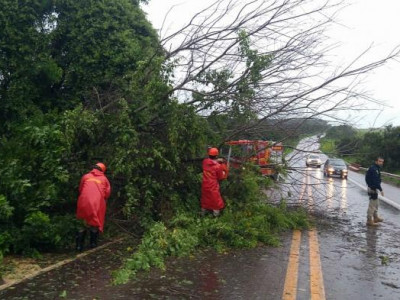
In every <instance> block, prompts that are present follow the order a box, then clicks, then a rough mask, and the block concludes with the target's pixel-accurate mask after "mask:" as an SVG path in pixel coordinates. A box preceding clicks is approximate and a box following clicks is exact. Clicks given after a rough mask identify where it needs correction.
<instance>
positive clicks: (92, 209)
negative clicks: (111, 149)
mask: <svg viewBox="0 0 400 300" xmlns="http://www.w3.org/2000/svg"><path fill="white" fill-rule="evenodd" d="M105 171H106V166H105V164H103V163H101V162H99V163H97V164H96V165H94V166H93V169H92V171H90V172H89V173H87V174H85V175H83V176H82V179H81V182H80V184H79V198H78V203H77V209H76V217H77V219H79V220H82V221H83V226H82V229H81V230H80V231H79V232H78V233H77V236H76V250H77V251H82V250H83V248H84V247H83V245H84V241H85V236H86V232H87V231H89V234H90V247H91V248H95V247H96V246H97V237H98V235H99V232H103V229H104V221H105V215H106V206H107V203H106V202H107V199H108V197H110V193H111V186H110V182H109V181H108V179H107V177H106V176H105V175H104V173H105Z"/></svg>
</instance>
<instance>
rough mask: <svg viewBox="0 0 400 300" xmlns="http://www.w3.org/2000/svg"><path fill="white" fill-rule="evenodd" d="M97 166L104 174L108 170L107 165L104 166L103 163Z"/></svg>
mask: <svg viewBox="0 0 400 300" xmlns="http://www.w3.org/2000/svg"><path fill="white" fill-rule="evenodd" d="M96 166H98V167H99V168H100V169H101V171H102V172H103V173H104V172H105V171H106V170H107V167H106V165H105V164H103V163H101V162H98V163H97V164H96Z"/></svg>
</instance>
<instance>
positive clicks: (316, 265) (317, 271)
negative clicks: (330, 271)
mask: <svg viewBox="0 0 400 300" xmlns="http://www.w3.org/2000/svg"><path fill="white" fill-rule="evenodd" d="M308 239H309V249H310V293H311V298H310V299H311V300H324V299H325V288H324V279H323V276H322V268H321V259H320V254H319V244H318V236H317V231H316V230H315V229H312V230H310V231H309V232H308Z"/></svg>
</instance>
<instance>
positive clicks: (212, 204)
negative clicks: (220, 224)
mask: <svg viewBox="0 0 400 300" xmlns="http://www.w3.org/2000/svg"><path fill="white" fill-rule="evenodd" d="M218 154H219V152H218V149H217V148H210V149H209V150H208V158H205V159H204V160H203V182H202V185H201V200H200V205H201V214H202V215H203V216H204V215H205V214H206V212H207V211H211V212H212V213H213V215H214V216H215V217H218V216H219V215H220V212H221V210H222V209H223V208H224V207H225V203H224V200H223V199H222V197H221V193H220V191H219V182H220V181H221V180H224V179H226V178H227V177H228V167H227V165H226V162H225V161H224V160H223V159H217V156H218Z"/></svg>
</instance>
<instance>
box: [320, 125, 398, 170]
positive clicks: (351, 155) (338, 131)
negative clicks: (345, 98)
mask: <svg viewBox="0 0 400 300" xmlns="http://www.w3.org/2000/svg"><path fill="white" fill-rule="evenodd" d="M328 132H329V135H328V134H327V136H326V137H325V138H324V139H323V140H322V151H324V152H325V153H337V155H339V156H342V157H344V158H346V160H347V161H349V162H350V161H351V162H356V163H359V164H361V165H362V166H364V167H368V166H369V165H371V164H372V163H373V162H374V161H375V159H376V157H377V156H383V157H384V159H385V164H384V168H385V170H386V171H389V172H396V171H399V170H400V162H399V160H400V152H399V150H398V149H399V147H400V127H393V126H387V127H386V128H385V129H384V130H369V131H367V132H364V131H363V130H360V131H356V130H355V129H354V128H349V126H337V127H333V128H331V129H330V130H329V131H328ZM329 136H330V137H332V138H328V137H329Z"/></svg>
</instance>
